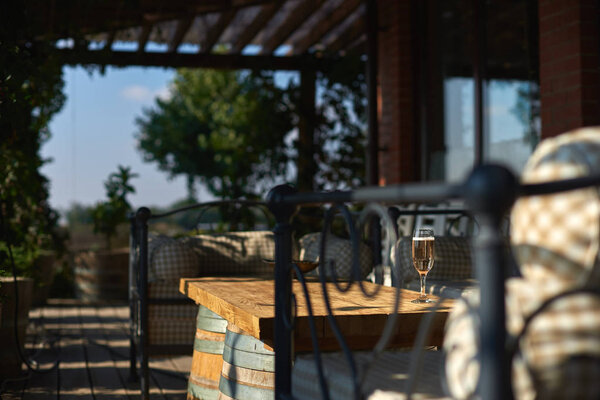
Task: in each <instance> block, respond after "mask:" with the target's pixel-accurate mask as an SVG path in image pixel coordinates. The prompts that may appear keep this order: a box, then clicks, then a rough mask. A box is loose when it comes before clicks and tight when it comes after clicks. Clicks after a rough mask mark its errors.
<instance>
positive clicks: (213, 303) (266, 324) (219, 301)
mask: <svg viewBox="0 0 600 400" xmlns="http://www.w3.org/2000/svg"><path fill="white" fill-rule="evenodd" d="M307 285H308V292H309V294H310V301H311V304H312V308H313V314H314V317H315V325H316V329H317V336H318V338H319V346H320V348H321V350H338V349H339V348H340V347H339V345H338V343H337V340H336V339H335V336H334V334H333V331H332V330H331V328H330V326H329V322H328V321H327V309H326V307H325V302H324V300H323V291H322V287H321V283H320V282H307ZM327 285H328V293H329V299H330V304H331V306H332V309H333V312H334V315H335V316H336V320H337V323H338V325H339V326H340V329H341V331H342V333H343V334H344V337H345V338H346V341H347V342H348V344H349V346H350V347H351V348H352V349H353V350H367V349H371V348H372V347H373V346H374V345H375V343H377V340H378V339H379V337H380V336H381V333H382V331H383V327H384V325H385V322H386V321H387V319H388V317H389V315H390V313H392V312H393V308H394V307H393V303H394V300H395V296H396V294H395V291H396V288H391V287H386V286H381V287H380V291H379V293H378V294H377V296H375V297H372V298H369V297H366V296H365V295H364V294H363V293H362V292H361V290H360V287H359V286H358V285H357V284H355V285H353V287H352V288H351V289H350V290H348V291H347V292H344V293H342V292H339V291H338V290H337V289H336V288H335V286H334V284H333V283H328V284H327ZM364 285H365V287H366V290H367V291H368V292H373V291H374V290H375V289H376V286H378V285H376V284H373V283H369V282H364ZM274 289H275V284H274V281H273V280H264V279H258V278H247V277H244V278H241V277H236V278H230V277H204V278H193V279H192V278H190V279H188V278H185V279H181V281H180V287H179V290H180V291H181V293H183V294H185V295H186V296H188V297H189V298H191V299H192V300H194V301H195V302H196V303H197V304H200V305H203V306H205V307H207V308H208V309H210V310H211V311H213V312H215V313H217V314H218V315H220V316H221V317H223V318H225V319H226V320H227V321H228V322H230V323H232V324H235V325H236V326H237V327H239V328H240V329H242V330H244V331H246V332H247V333H248V334H250V335H252V336H254V337H255V338H257V339H259V340H261V341H263V342H264V343H265V344H267V345H268V346H272V345H273V324H274V319H275V294H274V292H275V290H274ZM293 292H294V294H295V296H296V300H297V306H296V314H297V316H296V324H295V331H294V347H295V351H299V352H303V351H310V350H312V342H311V338H310V329H309V323H308V309H307V307H306V301H305V298H304V294H303V291H302V288H301V285H300V283H299V282H297V281H294V282H293ZM417 296H418V293H417V292H414V291H410V290H405V289H402V290H401V297H400V307H399V315H398V321H397V324H396V329H395V332H394V335H393V337H392V339H391V342H390V344H389V347H392V348H403V347H411V346H412V345H413V343H414V340H415V337H416V334H417V330H418V327H419V322H420V320H421V318H422V317H423V316H424V315H425V313H427V312H428V309H429V308H430V307H431V306H430V305H428V304H413V303H411V300H412V299H414V298H416V297H417ZM430 296H431V297H432V298H434V299H435V298H436V296H432V295H430ZM453 304H454V303H453V301H452V300H446V302H445V303H444V305H443V307H441V308H440V309H439V310H438V311H437V312H436V314H435V316H434V317H433V322H432V327H431V335H430V337H429V340H428V341H427V342H426V343H425V345H427V346H439V345H441V344H442V341H443V333H444V324H445V321H446V318H447V316H448V313H449V311H450V309H451V308H452V306H453Z"/></svg>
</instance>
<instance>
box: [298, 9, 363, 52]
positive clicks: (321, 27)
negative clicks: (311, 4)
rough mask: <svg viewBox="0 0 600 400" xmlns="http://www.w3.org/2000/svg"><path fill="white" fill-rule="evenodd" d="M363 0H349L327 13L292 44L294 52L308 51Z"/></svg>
mask: <svg viewBox="0 0 600 400" xmlns="http://www.w3.org/2000/svg"><path fill="white" fill-rule="evenodd" d="M360 4H361V0H347V1H344V2H343V3H342V5H341V6H339V7H337V8H335V9H334V10H333V11H332V12H329V13H327V14H326V15H324V16H323V18H322V19H321V20H320V21H319V22H318V23H316V24H315V25H316V26H315V27H314V29H311V31H310V33H308V34H307V35H306V36H304V37H303V38H301V40H299V41H297V42H296V43H293V44H292V54H296V55H297V54H302V53H304V52H306V51H307V50H308V49H309V48H310V47H311V46H312V45H314V44H315V43H317V42H318V41H319V40H320V39H321V38H322V37H324V36H325V35H327V34H328V33H329V32H330V31H331V30H332V29H333V28H335V27H336V26H338V25H339V24H340V23H341V22H342V21H344V20H345V19H346V18H348V16H349V15H351V14H352V13H353V12H354V11H356V9H357V8H358V6H360Z"/></svg>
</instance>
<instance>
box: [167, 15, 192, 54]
mask: <svg viewBox="0 0 600 400" xmlns="http://www.w3.org/2000/svg"><path fill="white" fill-rule="evenodd" d="M192 22H194V16H189V17H186V18H184V19H181V20H179V21H178V22H177V28H176V29H175V33H174V34H173V37H172V38H171V42H169V49H168V50H167V51H168V52H169V53H175V52H176V51H177V48H178V47H179V45H180V44H181V41H182V40H183V38H184V37H185V34H186V33H187V31H188V30H189V29H190V26H191V25H192Z"/></svg>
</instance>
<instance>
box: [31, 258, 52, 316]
mask: <svg viewBox="0 0 600 400" xmlns="http://www.w3.org/2000/svg"><path fill="white" fill-rule="evenodd" d="M55 261H56V254H55V253H54V252H53V251H42V252H41V253H40V255H38V256H37V257H36V258H35V260H33V267H34V283H35V288H34V291H33V305H34V306H41V305H44V304H46V299H48V293H49V292H50V286H51V285H52V278H53V277H54V263H55Z"/></svg>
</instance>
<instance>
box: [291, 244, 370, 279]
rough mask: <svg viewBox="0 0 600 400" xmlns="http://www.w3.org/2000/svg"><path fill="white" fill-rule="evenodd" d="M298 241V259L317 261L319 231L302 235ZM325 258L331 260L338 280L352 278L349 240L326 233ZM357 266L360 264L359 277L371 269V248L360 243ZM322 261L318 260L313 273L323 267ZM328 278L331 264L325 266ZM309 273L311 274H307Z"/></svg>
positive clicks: (319, 246) (319, 248) (363, 276)
mask: <svg viewBox="0 0 600 400" xmlns="http://www.w3.org/2000/svg"><path fill="white" fill-rule="evenodd" d="M299 242H300V259H301V260H310V261H317V260H319V255H320V251H321V233H308V234H306V235H304V236H302V237H301V238H300V240H299ZM325 245H326V249H325V259H326V260H327V262H329V260H332V261H333V262H334V264H333V265H334V266H335V274H336V277H337V278H338V279H339V280H348V279H351V278H352V245H351V244H350V240H347V239H342V238H339V237H337V236H334V235H328V236H327V241H326V244H325ZM359 259H360V260H359V266H360V274H361V275H360V278H361V279H365V277H366V276H367V275H368V274H369V272H371V270H372V269H373V257H372V255H371V249H370V248H369V247H368V246H367V245H365V244H364V243H361V245H360V250H359ZM322 268H323V263H322V262H320V263H319V266H318V267H317V269H316V270H315V272H314V273H313V274H318V273H320V271H322V270H323V269H322ZM325 271H326V274H327V277H328V278H332V276H333V275H332V273H331V266H327V267H326V268H325ZM309 275H311V274H309Z"/></svg>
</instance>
